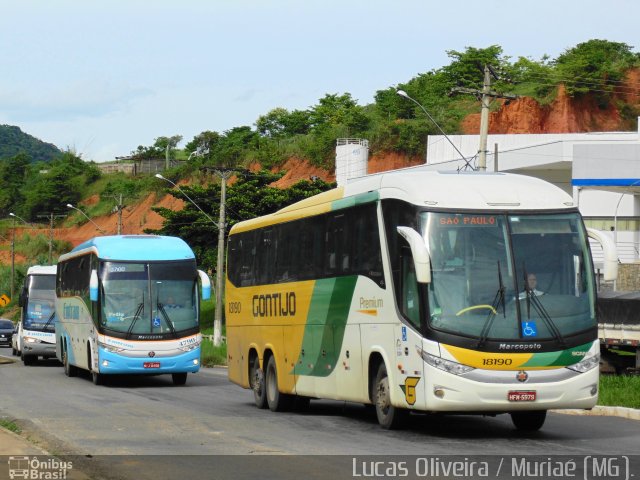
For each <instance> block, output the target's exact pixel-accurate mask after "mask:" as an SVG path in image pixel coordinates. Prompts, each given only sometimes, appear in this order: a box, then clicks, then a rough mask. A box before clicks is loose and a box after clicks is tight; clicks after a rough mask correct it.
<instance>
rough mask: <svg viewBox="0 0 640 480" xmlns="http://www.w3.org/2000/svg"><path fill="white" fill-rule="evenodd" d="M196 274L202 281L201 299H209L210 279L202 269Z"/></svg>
mask: <svg viewBox="0 0 640 480" xmlns="http://www.w3.org/2000/svg"><path fill="white" fill-rule="evenodd" d="M198 275H199V276H200V281H201V282H202V300H209V299H210V298H211V280H209V276H208V275H207V274H206V273H204V272H203V271H202V270H198Z"/></svg>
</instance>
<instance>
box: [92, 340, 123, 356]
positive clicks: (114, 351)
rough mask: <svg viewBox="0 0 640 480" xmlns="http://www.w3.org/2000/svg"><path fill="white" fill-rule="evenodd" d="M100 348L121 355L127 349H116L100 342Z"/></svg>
mask: <svg viewBox="0 0 640 480" xmlns="http://www.w3.org/2000/svg"><path fill="white" fill-rule="evenodd" d="M98 346H100V347H102V348H104V349H105V350H106V351H107V352H109V353H120V352H123V351H124V350H125V349H124V348H120V347H114V346H113V345H107V344H106V343H102V342H98Z"/></svg>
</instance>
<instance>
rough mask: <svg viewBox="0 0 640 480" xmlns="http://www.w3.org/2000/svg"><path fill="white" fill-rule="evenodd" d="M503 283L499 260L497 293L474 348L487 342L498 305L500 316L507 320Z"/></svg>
mask: <svg viewBox="0 0 640 480" xmlns="http://www.w3.org/2000/svg"><path fill="white" fill-rule="evenodd" d="M504 292H505V288H504V282H503V281H502V271H501V270H500V260H498V291H496V295H495V297H493V303H492V304H491V310H489V314H488V315H487V319H486V320H485V321H484V325H483V326H482V331H481V332H480V338H479V339H478V344H477V346H476V348H480V347H482V346H484V344H485V343H486V342H487V338H488V337H489V330H491V325H493V320H494V318H496V312H497V308H498V305H501V306H502V315H503V316H504V318H507V309H506V306H505V299H504Z"/></svg>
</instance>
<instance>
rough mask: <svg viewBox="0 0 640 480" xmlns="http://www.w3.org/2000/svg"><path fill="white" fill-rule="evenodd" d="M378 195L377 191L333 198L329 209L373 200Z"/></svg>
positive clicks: (375, 199)
mask: <svg viewBox="0 0 640 480" xmlns="http://www.w3.org/2000/svg"><path fill="white" fill-rule="evenodd" d="M379 197H380V196H379V194H378V192H366V193H361V194H359V195H353V196H352V197H347V198H341V199H340V200H334V201H333V202H331V210H340V209H342V208H349V207H354V206H356V205H363V204H365V203H371V202H375V201H377V200H378V198H379Z"/></svg>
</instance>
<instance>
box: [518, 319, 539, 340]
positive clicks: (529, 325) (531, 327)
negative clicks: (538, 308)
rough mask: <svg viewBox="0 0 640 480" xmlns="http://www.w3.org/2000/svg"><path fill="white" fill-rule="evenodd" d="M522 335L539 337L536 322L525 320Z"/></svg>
mask: <svg viewBox="0 0 640 480" xmlns="http://www.w3.org/2000/svg"><path fill="white" fill-rule="evenodd" d="M522 336H523V337H537V336H538V327H537V326H536V322H524V323H523V324H522Z"/></svg>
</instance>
